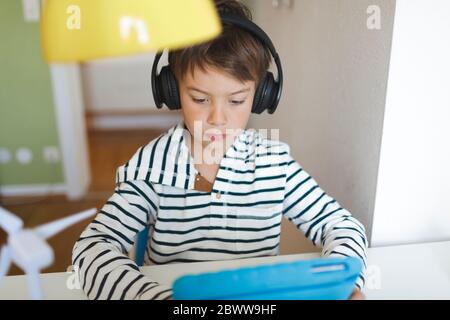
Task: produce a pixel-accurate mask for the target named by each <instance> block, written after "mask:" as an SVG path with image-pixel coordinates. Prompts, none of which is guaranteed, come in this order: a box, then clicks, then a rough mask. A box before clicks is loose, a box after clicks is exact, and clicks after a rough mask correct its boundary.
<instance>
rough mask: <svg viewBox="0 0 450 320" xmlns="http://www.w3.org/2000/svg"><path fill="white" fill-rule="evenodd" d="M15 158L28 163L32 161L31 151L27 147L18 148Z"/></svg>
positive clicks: (21, 162)
mask: <svg viewBox="0 0 450 320" xmlns="http://www.w3.org/2000/svg"><path fill="white" fill-rule="evenodd" d="M16 159H17V161H18V162H19V163H20V164H24V165H25V164H29V163H30V162H31V161H33V152H32V151H31V150H30V149H29V148H19V149H17V151H16Z"/></svg>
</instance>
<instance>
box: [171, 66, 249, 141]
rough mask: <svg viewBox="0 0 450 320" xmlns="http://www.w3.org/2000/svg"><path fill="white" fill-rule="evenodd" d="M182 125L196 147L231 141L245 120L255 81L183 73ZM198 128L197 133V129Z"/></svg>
mask: <svg viewBox="0 0 450 320" xmlns="http://www.w3.org/2000/svg"><path fill="white" fill-rule="evenodd" d="M179 87H180V100H181V110H182V113H183V117H184V122H185V124H186V126H187V128H188V129H189V132H190V133H191V135H192V136H193V137H194V141H192V142H195V143H196V144H198V145H202V146H207V145H208V144H210V143H211V142H219V141H222V142H223V143H222V144H223V145H225V144H227V143H226V142H227V141H233V140H234V137H235V136H237V135H238V134H239V133H240V132H241V131H242V130H245V128H246V126H247V122H248V120H249V117H250V114H251V109H252V104H253V97H254V95H255V81H246V82H244V83H242V82H240V81H239V80H237V79H236V78H234V77H232V76H231V75H229V74H227V73H225V72H222V71H220V70H218V69H215V68H207V69H206V70H205V71H202V70H201V69H200V68H196V69H195V70H194V75H193V76H192V75H191V72H187V73H186V75H185V77H184V79H183V80H182V81H180V83H179ZM200 127H201V130H199V128H200Z"/></svg>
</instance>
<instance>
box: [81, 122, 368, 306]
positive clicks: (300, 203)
mask: <svg viewBox="0 0 450 320" xmlns="http://www.w3.org/2000/svg"><path fill="white" fill-rule="evenodd" d="M184 128H185V126H184V123H183V121H181V122H180V123H179V124H178V125H177V126H175V127H172V128H171V129H170V130H168V131H167V132H165V133H164V134H162V135H160V136H159V137H158V138H156V139H154V140H153V141H151V142H150V143H148V144H147V145H145V146H143V147H141V148H140V149H139V150H138V151H137V152H136V154H135V155H134V156H133V157H132V158H131V159H130V160H129V161H128V162H127V163H126V164H125V165H123V166H121V167H119V168H118V170H117V177H116V182H117V186H116V188H115V192H114V194H113V195H112V196H111V197H110V199H109V200H108V201H107V202H106V204H105V205H104V206H103V208H102V209H101V210H100V212H99V213H98V215H97V216H96V218H95V219H94V220H93V221H92V223H90V224H89V225H88V227H87V228H86V229H85V230H84V232H83V233H82V234H81V236H80V238H79V240H78V241H77V242H76V244H75V246H74V249H73V256H72V260H73V264H74V265H75V266H78V272H79V277H80V283H81V285H82V288H83V290H84V291H85V293H86V294H87V296H88V298H90V299H167V298H170V297H171V295H172V290H171V287H170V286H168V285H164V284H160V283H158V282H156V281H154V280H152V279H151V278H149V277H147V276H144V275H143V274H142V273H140V271H139V268H138V267H137V265H136V264H135V263H134V261H132V260H131V259H130V258H129V256H128V253H129V252H130V250H131V248H132V247H133V245H134V243H135V239H136V235H137V233H138V232H140V231H142V230H143V229H144V228H145V227H146V226H150V232H149V241H148V246H147V250H146V257H145V260H146V262H147V264H165V263H179V262H194V261H195V262H198V261H210V260H226V259H237V258H250V257H257V256H269V255H277V254H278V250H279V242H280V230H281V228H280V227H281V219H282V217H283V216H285V217H286V218H287V219H288V220H289V221H291V222H292V223H294V224H295V225H296V226H297V228H298V229H299V230H300V231H301V232H303V233H304V235H305V236H306V237H307V238H308V239H309V240H311V241H312V242H313V243H314V245H316V246H319V247H321V248H322V254H323V256H329V257H333V256H334V257H339V256H354V257H358V258H360V259H361V260H362V261H363V264H364V266H366V250H367V239H366V235H365V229H364V226H363V225H362V224H361V223H360V222H359V221H357V220H356V219H355V218H353V217H352V216H351V214H350V213H349V212H348V211H347V210H345V209H344V208H342V207H341V206H340V205H339V203H338V202H337V201H336V200H334V199H333V198H331V197H330V196H328V195H327V194H326V193H325V192H324V191H323V190H322V189H321V188H320V187H319V186H318V185H317V183H316V181H315V180H314V179H313V178H312V177H311V176H310V175H309V174H308V173H306V172H305V170H303V169H302V167H301V166H300V165H299V164H298V162H297V161H295V160H294V159H293V158H292V157H291V156H290V154H289V146H288V145H287V144H285V143H282V142H280V141H274V140H269V139H267V138H264V137H263V136H262V135H260V134H259V133H257V132H256V131H255V130H244V131H243V132H242V133H241V134H239V135H238V136H237V137H236V138H235V140H234V141H233V144H232V145H231V147H230V148H228V149H227V152H226V153H225V155H224V157H223V158H222V160H221V162H220V166H219V170H218V172H217V176H216V179H215V181H214V184H213V189H212V191H211V192H204V191H198V190H195V189H194V184H195V177H196V174H197V173H198V171H197V170H196V168H195V166H194V162H193V157H192V156H191V154H190V151H189V148H188V146H187V144H186V140H187V139H186V130H184ZM364 269H365V268H364ZM356 285H357V286H358V287H359V288H362V287H363V285H364V272H363V273H361V275H360V277H359V279H358V281H357V284H356Z"/></svg>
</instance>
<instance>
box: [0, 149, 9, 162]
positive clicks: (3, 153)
mask: <svg viewBox="0 0 450 320" xmlns="http://www.w3.org/2000/svg"><path fill="white" fill-rule="evenodd" d="M10 161H11V152H10V151H9V150H8V149H6V148H0V164H6V163H8V162H10Z"/></svg>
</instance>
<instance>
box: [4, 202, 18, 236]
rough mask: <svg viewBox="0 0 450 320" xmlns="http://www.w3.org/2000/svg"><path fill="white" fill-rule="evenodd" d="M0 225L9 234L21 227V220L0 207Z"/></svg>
mask: <svg viewBox="0 0 450 320" xmlns="http://www.w3.org/2000/svg"><path fill="white" fill-rule="evenodd" d="M0 226H1V227H2V228H3V229H4V230H5V231H6V232H7V233H8V234H10V235H11V234H13V233H15V232H17V231H19V230H20V229H22V227H23V221H22V220H21V219H20V218H19V217H18V216H16V215H15V214H13V213H12V212H9V211H8V210H6V209H5V208H2V207H0Z"/></svg>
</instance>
